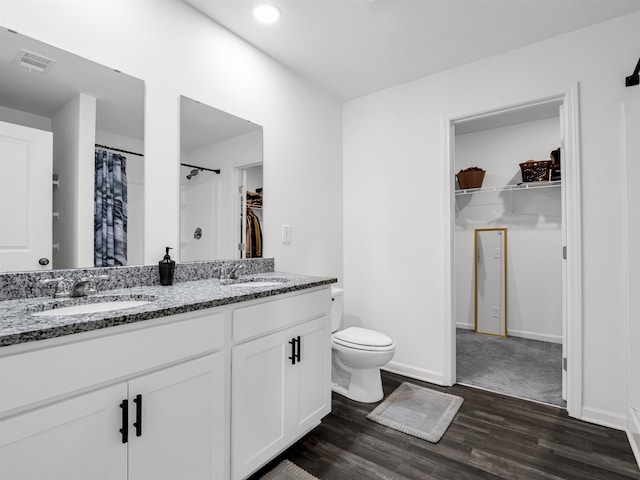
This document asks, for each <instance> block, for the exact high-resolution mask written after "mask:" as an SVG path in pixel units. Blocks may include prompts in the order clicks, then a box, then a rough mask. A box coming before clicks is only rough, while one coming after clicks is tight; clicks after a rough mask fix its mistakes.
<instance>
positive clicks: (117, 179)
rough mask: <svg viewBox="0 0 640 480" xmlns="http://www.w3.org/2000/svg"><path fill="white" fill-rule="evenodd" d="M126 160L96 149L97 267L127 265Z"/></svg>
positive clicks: (95, 238)
mask: <svg viewBox="0 0 640 480" xmlns="http://www.w3.org/2000/svg"><path fill="white" fill-rule="evenodd" d="M126 163H127V159H126V157H123V156H122V155H118V154H117V153H112V152H108V151H106V150H102V149H96V152H95V171H96V177H95V203H94V205H95V207H94V208H95V216H94V223H93V226H94V263H95V266H96V267H111V266H120V265H126V264H127V169H126Z"/></svg>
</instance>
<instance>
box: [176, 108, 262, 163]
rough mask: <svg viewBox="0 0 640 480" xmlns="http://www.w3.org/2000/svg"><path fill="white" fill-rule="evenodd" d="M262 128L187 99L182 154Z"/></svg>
mask: <svg viewBox="0 0 640 480" xmlns="http://www.w3.org/2000/svg"><path fill="white" fill-rule="evenodd" d="M261 128H262V127H261V126H260V125H256V124H255V123H252V122H250V121H249V120H244V119H242V118H240V117H236V116H235V115H231V114H230V113H227V112H223V111H222V110H218V109H217V108H213V107H210V106H209V105H205V104H204V103H200V102H198V101H196V100H192V99H190V98H187V97H184V96H183V97H180V150H183V151H187V152H188V151H191V150H194V149H197V148H202V147H205V146H207V145H212V144H214V143H218V142H222V141H223V140H228V139H229V138H233V137H237V136H238V135H245V134H247V133H250V132H253V131H255V130H259V129H261Z"/></svg>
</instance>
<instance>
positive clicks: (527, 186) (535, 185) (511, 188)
mask: <svg viewBox="0 0 640 480" xmlns="http://www.w3.org/2000/svg"><path fill="white" fill-rule="evenodd" d="M560 185H562V180H554V181H551V182H527V183H525V182H523V183H519V184H516V185H501V186H499V187H482V188H465V189H460V190H456V196H459V195H471V194H473V193H486V192H515V191H518V190H535V189H539V188H550V187H559V186H560Z"/></svg>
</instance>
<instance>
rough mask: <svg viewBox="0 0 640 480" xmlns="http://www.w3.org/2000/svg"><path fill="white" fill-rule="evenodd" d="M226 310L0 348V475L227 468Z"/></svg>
mask: <svg viewBox="0 0 640 480" xmlns="http://www.w3.org/2000/svg"><path fill="white" fill-rule="evenodd" d="M224 315H225V314H224V313H217V314H202V313H200V315H198V316H194V314H184V315H177V316H175V317H169V318H170V319H171V320H172V321H171V322H170V323H165V324H164V325H159V326H154V327H150V328H141V329H137V330H133V331H124V332H121V333H117V334H114V335H107V336H99V337H97V338H88V339H80V340H78V341H74V342H73V343H68V344H64V345H53V346H51V347H50V348H45V349H38V350H33V351H26V352H23V353H17V354H15V355H6V356H3V357H0V372H1V373H2V375H1V380H0V386H1V389H0V415H2V417H4V418H2V419H1V420H0V478H2V479H5V478H6V479H11V480H23V479H24V480H27V479H29V480H32V479H45V478H46V479H47V480H54V479H64V480H73V479H79V480H80V479H82V480H86V479H96V480H101V479H105V480H106V479H118V480H122V479H130V480H139V479H149V480H151V479H153V480H162V479H167V480H168V479H176V478H189V479H194V480H197V479H203V480H204V479H207V480H210V479H222V478H225V477H228V470H229V468H228V462H229V461H228V458H229V457H228V447H227V446H226V445H227V441H226V438H227V435H228V433H227V432H228V430H227V428H226V424H225V421H226V420H225V415H224V411H225V404H226V391H228V387H227V386H226V381H227V380H226V379H227V375H226V373H225V372H226V367H225V364H226V362H225V355H226V354H225V351H224V349H223V347H224V341H225V323H226V322H225V317H224ZM115 328H118V327H115ZM107 330H108V329H107ZM125 330H126V329H125ZM111 333H112V332H111ZM72 337H74V336H72ZM75 337H82V334H80V335H77V336H75ZM216 350H218V351H216ZM162 365H164V367H163V368H160V367H159V366H162ZM105 384H106V385H105ZM38 386H39V388H38ZM14 412H17V413H14Z"/></svg>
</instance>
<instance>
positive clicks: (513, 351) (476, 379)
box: [456, 328, 566, 407]
mask: <svg viewBox="0 0 640 480" xmlns="http://www.w3.org/2000/svg"><path fill="white" fill-rule="evenodd" d="M456 337H457V338H456V340H457V344H456V372H457V381H458V383H462V384H464V385H472V386H476V387H481V388H486V389H487V390H492V391H494V392H499V393H506V394H508V395H513V396H516V397H521V398H526V399H529V400H536V401H539V402H544V403H549V404H552V405H558V406H560V407H566V402H565V401H564V400H562V345H560V344H557V343H549V342H540V341H538V340H529V339H526V338H518V337H509V338H499V337H492V336H490V335H482V334H478V333H474V332H473V331H472V330H464V329H460V328H459V329H457V335H456Z"/></svg>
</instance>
